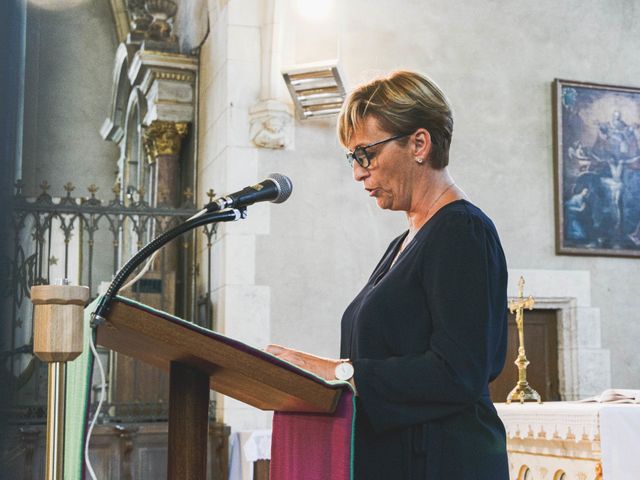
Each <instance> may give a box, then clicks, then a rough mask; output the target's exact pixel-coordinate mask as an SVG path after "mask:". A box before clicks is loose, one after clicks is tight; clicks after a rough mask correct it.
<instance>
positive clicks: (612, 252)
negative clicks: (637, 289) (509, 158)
mask: <svg viewBox="0 0 640 480" xmlns="http://www.w3.org/2000/svg"><path fill="white" fill-rule="evenodd" d="M553 106H554V112H553V119H554V160H555V183H556V185H555V187H556V251H557V253H559V254H568V255H604V256H624V257H640V88H631V87H616V86H613V85H599V84H594V83H584V82H574V81H568V80H559V79H556V80H554V82H553Z"/></svg>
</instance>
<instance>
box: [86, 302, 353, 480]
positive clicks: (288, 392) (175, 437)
mask: <svg viewBox="0 0 640 480" xmlns="http://www.w3.org/2000/svg"><path fill="white" fill-rule="evenodd" d="M97 343H98V344H99V345H101V346H103V347H107V348H110V349H112V350H115V351H117V352H120V353H123V354H125V355H128V356H131V357H134V358H137V359H140V360H142V361H143V362H146V363H149V364H151V365H154V366H156V367H158V368H161V369H163V370H166V371H168V372H169V374H170V379H169V382H170V391H169V449H168V470H167V472H168V478H169V479H170V480H191V479H193V480H195V479H198V480H200V479H202V480H204V479H205V478H206V463H207V457H206V455H207V454H206V452H207V448H206V447H207V422H208V408H209V389H210V388H211V389H213V390H215V391H217V392H220V393H222V394H224V395H227V396H230V397H233V398H235V399H237V400H240V401H242V402H244V403H247V404H249V405H252V406H254V407H256V408H260V409H262V410H274V411H283V412H311V413H333V411H334V410H335V409H336V406H337V404H338V400H339V399H340V395H341V393H342V388H344V386H340V385H339V384H337V385H329V384H327V383H326V382H324V381H323V380H322V379H320V378H318V377H316V376H314V375H313V374H311V373H308V372H306V371H304V370H301V369H299V368H297V367H295V366H294V365H291V364H290V363H288V362H285V361H282V360H280V359H278V358H276V357H274V356H272V355H270V354H268V353H266V352H263V351H262V350H258V349H256V348H252V347H250V346H248V345H245V344H244V343H242V342H239V341H237V340H233V339H231V338H228V337H225V336H224V335H220V334H218V333H215V332H212V331H210V330H207V329H204V328H201V327H199V326H197V325H194V324H191V323H188V322H186V321H184V320H181V319H179V318H177V317H174V316H171V315H169V314H167V313H164V312H160V311H156V310H153V309H151V308H149V307H145V306H144V305H141V304H139V303H136V302H134V301H132V300H128V299H125V298H122V297H116V298H115V299H114V300H113V301H112V303H111V307H110V310H109V313H108V315H107V316H106V322H104V323H102V324H101V325H100V326H99V327H98V331H97Z"/></svg>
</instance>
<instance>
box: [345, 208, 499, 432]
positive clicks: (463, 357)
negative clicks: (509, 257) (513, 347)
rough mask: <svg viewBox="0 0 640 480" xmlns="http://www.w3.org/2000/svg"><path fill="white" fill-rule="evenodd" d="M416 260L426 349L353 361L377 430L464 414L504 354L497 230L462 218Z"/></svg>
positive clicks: (444, 226)
mask: <svg viewBox="0 0 640 480" xmlns="http://www.w3.org/2000/svg"><path fill="white" fill-rule="evenodd" d="M417 261H419V262H420V264H419V265H418V268H419V275H417V279H418V280H417V281H419V282H421V289H422V293H423V294H424V296H425V303H426V305H427V309H426V311H424V312H423V313H422V314H417V315H416V318H415V319H412V321H415V322H421V321H427V316H428V317H429V321H430V322H431V325H432V327H431V328H432V331H431V335H430V339H429V347H428V349H427V350H426V351H424V352H419V353H411V354H407V355H401V356H392V357H390V358H384V359H369V358H359V359H356V360H354V361H353V364H354V368H355V384H356V387H357V389H358V394H359V396H360V401H361V404H362V406H363V407H364V410H365V412H366V414H367V416H368V418H369V420H370V422H371V424H372V425H373V427H374V429H375V430H377V431H385V430H388V429H391V428H396V427H403V426H408V425H412V424H416V423H422V422H426V421H429V420H433V419H436V418H440V417H444V416H447V415H450V414H452V413H455V412H457V411H459V410H462V409H464V408H467V407H468V406H469V405H471V404H473V403H474V402H476V401H478V400H479V399H480V397H481V396H483V395H486V394H487V392H488V390H487V385H488V382H489V380H490V378H492V375H493V373H494V370H495V365H496V358H497V357H499V356H500V355H501V354H502V355H503V353H502V352H501V348H500V345H501V342H503V339H504V336H505V335H506V280H507V278H506V265H505V261H504V255H503V253H502V248H501V246H500V242H499V240H498V237H497V234H495V230H493V228H490V226H489V225H487V224H486V223H485V222H484V221H483V220H482V219H481V218H479V217H477V216H474V215H471V214H468V213H464V212H457V213H456V214H455V215H450V216H448V217H447V219H446V221H444V222H441V224H440V225H438V228H437V230H434V231H433V232H431V238H430V241H429V242H425V244H424V246H423V249H422V251H421V255H420V256H419V257H417ZM498 362H499V359H498ZM501 366H502V365H500V367H501Z"/></svg>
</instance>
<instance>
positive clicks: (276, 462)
mask: <svg viewBox="0 0 640 480" xmlns="http://www.w3.org/2000/svg"><path fill="white" fill-rule="evenodd" d="M353 400H354V398H353V392H352V391H351V390H349V389H346V388H345V389H344V390H343V392H342V395H341V396H340V400H339V401H338V406H337V408H336V411H335V413H333V414H319V413H287V412H275V413H274V415H273V436H272V440H271V474H270V479H271V480H350V479H351V478H352V471H353V467H352V465H353V461H352V458H353V419H354V415H355V407H354V401H353Z"/></svg>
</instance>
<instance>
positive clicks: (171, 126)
mask: <svg viewBox="0 0 640 480" xmlns="http://www.w3.org/2000/svg"><path fill="white" fill-rule="evenodd" d="M188 128H189V125H188V124H187V123H186V122H167V121H163V120H156V121H155V122H153V123H152V124H151V125H149V126H148V127H146V128H145V129H144V149H145V152H146V153H147V156H148V157H149V161H151V162H153V161H155V159H156V158H157V157H158V156H159V155H178V154H179V153H180V146H181V144H182V139H183V138H184V137H185V136H186V135H187V131H188Z"/></svg>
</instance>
